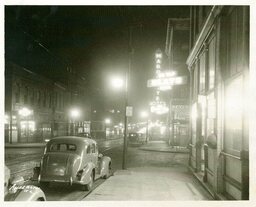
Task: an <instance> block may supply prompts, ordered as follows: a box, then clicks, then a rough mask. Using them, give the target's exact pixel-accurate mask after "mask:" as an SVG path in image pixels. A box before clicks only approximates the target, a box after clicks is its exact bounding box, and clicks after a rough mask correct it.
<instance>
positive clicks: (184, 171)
mask: <svg viewBox="0 0 256 207" xmlns="http://www.w3.org/2000/svg"><path fill="white" fill-rule="evenodd" d="M98 145H99V149H100V152H101V153H103V154H104V155H106V156H110V157H111V158H112V170H113V174H114V175H113V176H111V177H110V178H108V179H107V180H104V179H99V180H97V181H96V182H95V183H94V189H93V190H92V191H91V192H84V191H81V190H80V188H77V187H75V186H74V187H71V188H70V187H66V186H65V187H63V186H51V187H50V188H48V189H43V190H44V192H45V194H46V198H47V200H48V201H61V200H62V201H71V200H85V201H177V200H179V201H180V200H181V201H185V200H211V199H212V197H211V196H210V195H209V194H208V193H207V192H206V191H205V190H204V188H203V187H202V186H201V184H200V183H199V182H198V181H197V179H195V178H194V177H193V175H192V174H191V173H190V172H189V171H188V168H187V164H188V153H186V152H185V151H184V152H183V151H182V150H180V152H178V151H177V150H176V152H175V151H174V150H173V148H172V147H170V146H168V145H167V144H166V143H163V142H161V143H160V142H150V143H148V144H147V145H138V146H131V145H129V147H128V150H127V153H128V154H127V170H122V155H123V142H122V140H110V141H104V142H99V144H98ZM183 150H185V149H183ZM15 152H16V155H14V154H15ZM42 152H43V148H38V147H35V148H32V147H30V148H19V149H17V148H6V150H5V154H6V164H7V166H8V167H10V169H11V170H12V169H14V170H16V171H21V170H22V169H26V168H30V167H31V169H32V167H34V164H35V163H36V162H38V161H39V160H40V158H41V156H42ZM31 169H30V170H28V171H29V172H32V171H31ZM24 174H26V173H25V172H20V175H23V176H24ZM35 185H36V183H35Z"/></svg>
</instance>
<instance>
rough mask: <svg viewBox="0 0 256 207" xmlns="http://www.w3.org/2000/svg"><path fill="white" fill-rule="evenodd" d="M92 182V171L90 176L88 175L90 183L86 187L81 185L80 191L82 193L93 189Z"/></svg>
mask: <svg viewBox="0 0 256 207" xmlns="http://www.w3.org/2000/svg"><path fill="white" fill-rule="evenodd" d="M93 182H94V173H93V171H92V172H91V175H90V182H89V183H88V184H86V185H82V190H84V191H90V190H91V189H92V187H93Z"/></svg>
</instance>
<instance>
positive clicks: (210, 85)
mask: <svg viewBox="0 0 256 207" xmlns="http://www.w3.org/2000/svg"><path fill="white" fill-rule="evenodd" d="M187 65H188V68H189V71H190V79H191V83H190V87H191V93H190V104H191V122H190V123H191V124H190V161H189V165H190V169H191V170H192V172H193V173H194V175H196V176H197V178H198V179H199V180H200V181H202V183H203V184H204V185H205V187H206V188H207V189H208V190H209V192H210V193H211V194H212V195H213V196H214V197H215V198H217V199H222V198H223V199H235V200H246V199H249V138H248V111H247V108H248V106H247V104H248V102H247V100H248V85H249V84H248V82H249V78H248V73H249V7H248V6H193V7H191V22H190V53H189V56H188V59H187Z"/></svg>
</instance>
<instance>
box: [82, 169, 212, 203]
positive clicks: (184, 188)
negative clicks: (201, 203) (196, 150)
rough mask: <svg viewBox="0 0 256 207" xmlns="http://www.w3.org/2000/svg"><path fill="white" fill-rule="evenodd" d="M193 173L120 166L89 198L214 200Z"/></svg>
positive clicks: (113, 199)
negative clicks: (192, 176)
mask: <svg viewBox="0 0 256 207" xmlns="http://www.w3.org/2000/svg"><path fill="white" fill-rule="evenodd" d="M211 199H212V198H211V197H210V196H209V195H208V194H205V192H204V191H202V189H201V187H200V185H199V183H197V182H195V180H193V179H192V178H191V174H187V173H183V172H180V171H177V170H172V169H171V168H165V167H161V168H159V167H137V168H130V169H128V170H118V171H116V172H115V173H114V176H112V177H110V178H109V179H107V180H106V181H105V182H104V183H103V184H101V185H100V186H99V187H98V188H96V189H95V190H94V191H92V192H91V193H90V194H89V195H88V196H87V197H86V198H84V200H87V201H88V200H90V201H103V200H104V201H124V200H125V201H146V200H148V201H178V200H182V201H184V200H211Z"/></svg>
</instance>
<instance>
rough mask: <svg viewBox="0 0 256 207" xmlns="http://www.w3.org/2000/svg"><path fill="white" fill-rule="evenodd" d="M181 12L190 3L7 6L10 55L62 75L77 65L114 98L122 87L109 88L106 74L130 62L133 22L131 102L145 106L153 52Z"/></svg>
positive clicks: (110, 99) (94, 86)
mask: <svg viewBox="0 0 256 207" xmlns="http://www.w3.org/2000/svg"><path fill="white" fill-rule="evenodd" d="M179 17H189V7H188V6H5V51H6V59H8V60H11V61H14V62H17V63H19V64H20V65H22V66H24V67H26V68H28V69H30V70H33V71H35V72H38V73H41V74H44V75H46V76H47V75H48V76H50V77H51V76H54V77H55V78H57V79H60V80H61V79H64V78H65V77H62V73H61V71H62V70H65V69H66V66H69V67H72V68H73V69H74V70H76V71H77V73H79V74H81V75H82V76H84V77H85V78H86V80H87V82H88V87H89V88H90V89H91V91H94V90H95V89H98V91H100V96H102V98H103V97H104V98H105V100H104V102H105V103H108V102H109V103H110V104H111V102H113V101H115V100H118V99H120V93H114V92H112V91H110V90H109V88H108V87H107V85H108V79H107V77H108V76H109V75H111V74H120V75H123V74H124V71H125V70H126V69H127V67H128V57H129V28H130V27H132V47H133V49H134V55H133V59H132V71H131V82H130V103H131V104H132V105H133V106H134V107H135V109H137V110H141V109H143V108H146V107H148V103H149V101H150V100H151V99H152V98H153V95H152V90H149V89H147V86H146V81H147V80H148V79H150V78H153V76H154V52H155V51H156V50H157V49H158V48H160V49H162V50H164V46H165V38H166V27H167V19H168V18H179ZM45 68H48V70H45ZM51 71H55V75H53V74H54V73H51ZM56 71H57V72H56ZM56 74H57V75H56Z"/></svg>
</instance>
